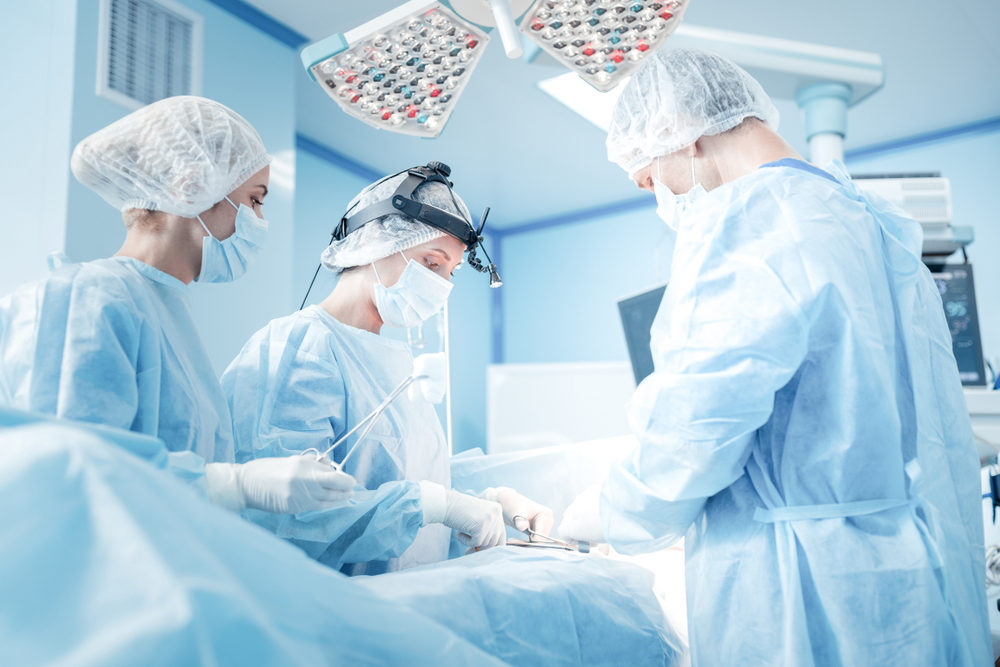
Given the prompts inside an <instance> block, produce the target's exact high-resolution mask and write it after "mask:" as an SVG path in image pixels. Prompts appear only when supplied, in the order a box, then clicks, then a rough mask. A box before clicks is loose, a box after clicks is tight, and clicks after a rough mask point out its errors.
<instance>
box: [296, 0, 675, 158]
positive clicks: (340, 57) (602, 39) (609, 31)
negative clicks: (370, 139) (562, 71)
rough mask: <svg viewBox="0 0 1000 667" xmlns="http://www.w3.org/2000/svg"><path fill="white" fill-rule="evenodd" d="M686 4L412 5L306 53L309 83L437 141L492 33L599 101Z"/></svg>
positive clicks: (593, 0) (365, 118)
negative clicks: (556, 66) (527, 50)
mask: <svg viewBox="0 0 1000 667" xmlns="http://www.w3.org/2000/svg"><path fill="white" fill-rule="evenodd" d="M687 4H688V0H655V1H653V0H410V1H409V2H406V3H404V4H402V5H400V6H399V7H396V8H395V9H392V10H390V11H388V12H386V13H385V14H383V15H381V16H379V17H377V18H375V19H373V20H371V21H368V22H367V23H365V24H363V25H361V26H358V27H357V28H354V29H353V30H350V31H348V32H346V33H336V34H334V35H331V36H330V37H327V38H326V39H323V40H320V41H319V42H316V43H314V44H310V45H309V46H307V47H306V48H305V49H303V51H302V54H301V57H302V64H303V65H304V66H305V68H306V70H307V71H308V72H309V75H310V76H311V77H312V78H313V80H315V81H316V82H317V83H319V84H320V86H321V87H322V88H323V89H324V90H325V91H326V93H327V95H329V96H330V97H331V98H332V99H333V100H334V101H335V102H336V103H337V104H338V105H339V106H340V108H341V109H343V110H344V112H346V113H347V114H349V115H351V116H353V117H354V118H357V119H358V120H360V121H362V122H363V123H365V124H367V125H371V126H373V127H376V128H379V129H383V130H389V131H392V132H399V133H401V134H409V135H412V136H418V137H428V138H430V137H436V136H438V135H439V134H440V133H441V130H443V129H444V126H445V123H447V122H448V119H449V117H450V116H451V113H452V111H454V109H455V105H456V104H457V103H458V98H459V96H460V95H461V93H462V91H463V90H465V88H466V86H467V85H468V83H469V80H470V79H471V78H472V72H473V70H474V69H475V67H476V65H477V64H478V63H479V61H480V59H481V58H482V55H483V52H484V51H485V49H486V46H487V44H488V43H489V40H490V31H491V30H493V29H494V28H496V30H497V32H498V34H499V35H500V37H501V40H502V41H503V45H504V50H505V51H506V53H507V56H508V57H509V58H517V57H519V56H520V55H521V53H522V51H523V49H522V46H521V39H520V36H519V33H518V29H517V23H516V18H517V17H519V19H520V33H522V34H523V35H526V36H527V37H528V38H529V39H531V40H532V41H534V42H535V43H536V44H537V45H538V46H539V48H540V49H541V50H544V51H545V52H546V53H548V54H549V55H550V56H552V57H553V58H555V60H556V61H557V62H559V63H561V64H563V65H565V66H566V67H568V68H569V69H570V70H571V71H572V72H575V73H576V74H577V75H579V76H580V78H582V79H583V80H584V81H586V82H587V83H589V84H590V85H591V86H593V87H594V88H596V89H597V90H600V91H607V90H610V89H612V88H614V87H615V86H616V85H617V84H619V83H620V82H621V81H622V80H623V79H624V78H625V77H627V76H628V74H629V73H630V72H632V71H633V70H634V69H635V68H636V67H638V65H639V64H640V63H641V62H642V61H643V60H644V59H645V58H647V57H648V56H649V55H650V54H651V53H653V52H654V51H655V50H656V49H658V48H659V47H661V46H662V45H663V44H664V43H665V42H666V40H667V37H669V36H670V34H671V33H673V31H674V29H675V28H676V27H677V25H678V24H679V23H680V21H681V18H682V16H683V14H684V11H685V10H686V9H687Z"/></svg>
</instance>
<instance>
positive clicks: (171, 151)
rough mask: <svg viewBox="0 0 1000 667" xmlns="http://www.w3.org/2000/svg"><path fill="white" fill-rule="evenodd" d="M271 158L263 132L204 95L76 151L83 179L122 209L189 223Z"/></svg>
mask: <svg viewBox="0 0 1000 667" xmlns="http://www.w3.org/2000/svg"><path fill="white" fill-rule="evenodd" d="M270 161H271V156H269V155H268V154H267V151H266V150H265V149H264V144H263V142H261V140H260V136H259V135H258V134H257V131H256V130H254V129H253V127H252V126H251V125H250V123H248V122H247V121H246V120H245V119H244V118H243V117H242V116H240V115H239V114H237V113H236V112H235V111H233V110H232V109H230V108H228V107H226V106H224V105H222V104H219V103H218V102H214V101H212V100H207V99H205V98H203V97H191V96H181V97H168V98H167V99H164V100H160V101H159V102H154V103H153V104H150V105H148V106H145V107H143V108H141V109H139V110H137V111H134V112H132V113H130V114H129V115H127V116H125V117H124V118H122V119H120V120H117V121H115V122H114V123H112V124H111V125H108V126H107V127H105V128H104V129H102V130H98V131H97V132H95V133H94V134H92V135H90V136H89V137H87V138H86V139H84V140H83V141H81V142H80V143H79V144H77V146H76V149H75V150H74V151H73V158H72V160H71V161H70V166H71V168H72V169H73V174H74V175H75V176H76V178H77V180H79V181H80V182H81V183H83V184H84V185H86V186H87V187H88V188H90V189H91V190H93V191H94V192H96V193H97V194H99V195H100V196H101V197H103V198H104V201H106V202H108V203H109V204H111V205H112V206H114V207H115V208H117V209H119V210H120V211H127V210H128V209H131V208H143V209H149V210H153V211H164V212H166V213H173V214H175V215H180V216H183V217H186V218H190V217H194V216H195V215H197V214H199V213H202V212H203V211H206V210H208V209H210V208H212V206H214V205H215V204H216V203H218V202H220V201H222V199H223V198H224V197H225V196H226V195H227V194H229V193H230V192H232V191H233V190H235V189H236V188H237V187H239V186H240V185H242V184H243V183H245V182H246V181H247V179H248V178H250V177H251V176H252V175H254V174H255V173H257V172H258V171H260V170H261V169H263V168H264V166H265V165H267V164H268V163H269V162H270Z"/></svg>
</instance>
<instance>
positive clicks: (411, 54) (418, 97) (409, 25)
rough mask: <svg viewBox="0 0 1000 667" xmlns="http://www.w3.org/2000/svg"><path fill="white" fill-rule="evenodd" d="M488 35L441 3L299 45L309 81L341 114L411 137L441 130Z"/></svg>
mask: <svg viewBox="0 0 1000 667" xmlns="http://www.w3.org/2000/svg"><path fill="white" fill-rule="evenodd" d="M488 43H489V33H488V32H487V31H486V30H484V29H483V28H480V27H478V26H476V25H474V24H472V23H470V22H468V21H466V20H464V19H462V18H461V17H460V16H459V15H458V14H456V13H455V12H454V11H452V10H451V9H450V8H448V7H447V6H445V5H444V4H443V3H441V2H428V1H427V0H412V1H411V2H407V3H405V4H403V5H400V6H399V7H397V8H395V9H393V10H391V11H389V12H387V13H385V14H383V15H382V16H379V17H378V18H376V19H374V20H372V21H369V22H368V23H365V24H363V25H361V26H359V27H357V28H355V29H354V30H351V31H349V32H346V33H337V34H335V35H331V36H330V37H327V38H326V39H324V40H321V41H319V42H316V43H315V44H311V45H309V46H307V47H306V48H305V49H304V50H303V51H302V54H301V57H302V63H303V65H305V67H306V69H307V70H308V72H309V74H310V76H312V78H313V79H314V80H315V81H317V82H318V83H319V84H321V85H322V86H323V89H324V90H325V91H326V93H327V94H328V95H329V96H330V97H331V98H332V99H333V100H334V101H335V102H336V103H337V104H338V105H339V106H340V108H341V109H343V110H344V111H345V112H346V113H347V114H349V115H351V116H353V117H355V118H357V119H358V120H361V121H362V122H364V123H366V124H367V125H372V126H374V127H377V128H380V129H386V130H392V131H393V132H399V133H402V134H409V135H414V136H418V137H436V136H437V135H438V134H439V133H440V132H441V130H442V129H443V128H444V125H445V123H446V122H447V121H448V117H449V116H450V115H451V112H452V111H453V110H454V108H455V104H456V103H457V102H458V98H459V96H460V95H461V94H462V91H463V90H465V87H466V85H467V84H468V82H469V79H470V78H471V76H472V72H473V70H474V69H475V67H476V65H477V64H478V63H479V60H480V59H481V58H482V55H483V51H484V50H485V48H486V45H487V44H488Z"/></svg>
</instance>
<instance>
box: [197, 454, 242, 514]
mask: <svg viewBox="0 0 1000 667" xmlns="http://www.w3.org/2000/svg"><path fill="white" fill-rule="evenodd" d="M237 468H238V464H236V463H206V464H205V492H206V493H207V494H208V499H209V500H210V501H211V502H212V504H213V505H218V506H220V507H225V508H226V509H227V510H231V511H233V512H241V511H243V510H244V509H246V501H245V500H244V498H243V490H242V489H241V488H240V481H239V474H238V471H237Z"/></svg>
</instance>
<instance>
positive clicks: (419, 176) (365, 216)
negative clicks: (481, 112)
mask: <svg viewBox="0 0 1000 667" xmlns="http://www.w3.org/2000/svg"><path fill="white" fill-rule="evenodd" d="M402 173H404V172H402V171H400V172H397V173H395V174H392V175H390V176H386V177H385V178H384V179H382V180H383V181H385V180H387V179H390V178H393V177H395V176H398V175H399V174H402ZM405 173H406V174H407V176H406V178H404V179H403V180H402V182H401V183H400V184H399V185H398V186H397V187H396V190H395V192H393V193H392V196H391V197H389V198H388V199H383V200H382V201H378V202H375V203H374V204H371V205H370V206H366V207H364V208H363V209H361V210H360V211H357V212H354V213H352V209H348V210H347V212H345V213H344V215H343V216H342V217H341V219H340V224H339V225H337V227H336V229H334V230H333V239H334V240H336V241H340V240H342V239H344V238H345V237H347V236H348V235H349V234H351V233H353V232H356V231H357V230H359V229H361V228H362V227H363V226H365V225H366V224H368V223H369V222H372V221H374V220H378V219H379V218H382V217H384V216H387V215H405V216H406V217H408V218H413V219H414V220H419V221H420V222H422V223H424V224H425V225H430V226H431V227H434V228H436V229H440V230H441V231H443V232H445V233H447V234H450V235H451V236H454V237H455V238H457V239H458V240H459V241H461V242H462V243H464V244H465V248H466V250H467V251H468V253H469V256H468V259H467V261H468V264H469V266H471V267H472V268H473V269H475V270H476V271H479V272H480V273H489V274H490V287H500V286H501V285H503V281H502V280H500V275H499V273H497V265H496V264H494V263H493V261H492V260H491V259H490V256H489V253H487V252H486V248H485V247H483V228H484V227H485V226H486V218H487V216H489V213H490V208H489V206H487V207H486V208H485V209H484V210H483V215H482V216H481V217H480V219H479V227H478V228H476V227H473V226H472V222H471V221H469V220H466V219H465V218H462V217H459V216H457V215H454V214H452V213H449V212H448V211H445V210H443V209H440V208H438V207H436V206H431V205H430V204H424V203H422V202H419V201H417V200H416V199H414V198H413V193H414V192H416V190H417V188H419V187H420V186H422V185H425V184H427V183H441V184H443V185H444V186H445V187H447V188H448V192H449V193H450V194H451V198H452V202H453V203H454V204H455V210H457V211H459V212H461V210H462V209H461V208H460V207H459V205H458V202H457V200H456V199H455V193H454V191H453V189H452V188H453V187H454V185H453V183H452V182H451V181H450V180H448V177H449V176H451V167H449V166H448V165H446V164H444V163H443V162H435V161H431V162H428V163H427V164H426V165H424V166H419V167H412V168H410V169H407V170H405ZM477 248H478V249H479V250H482V251H483V255H485V256H486V262H487V264H486V265H483V263H482V261H480V259H479V258H478V257H476V249H477Z"/></svg>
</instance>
